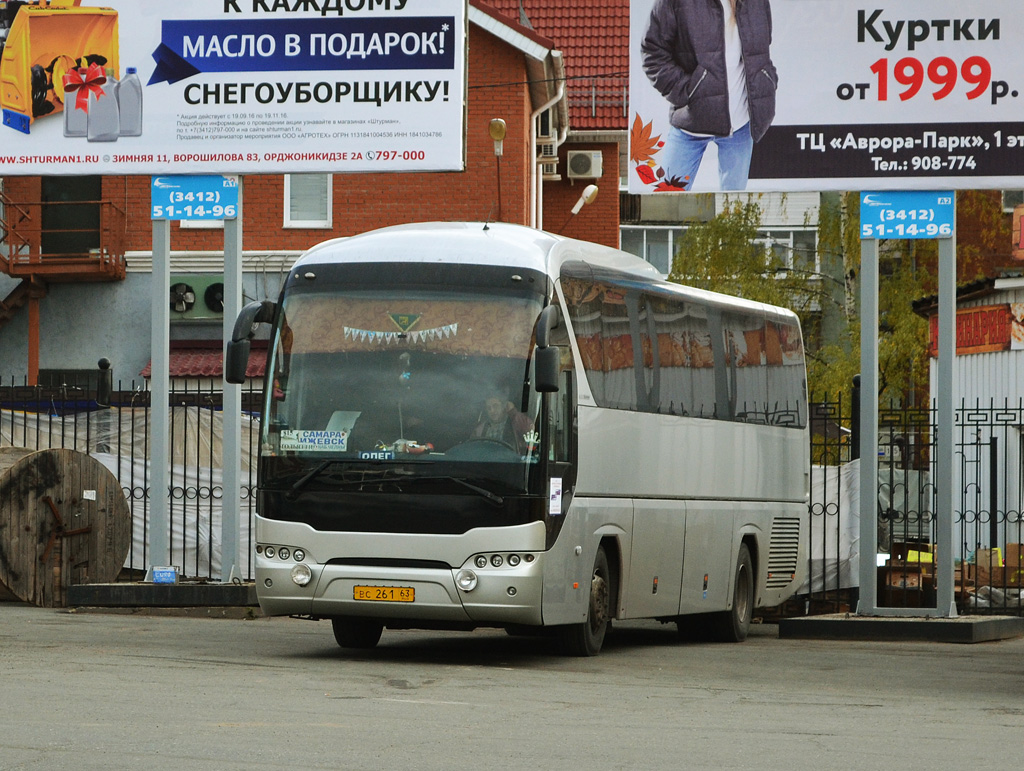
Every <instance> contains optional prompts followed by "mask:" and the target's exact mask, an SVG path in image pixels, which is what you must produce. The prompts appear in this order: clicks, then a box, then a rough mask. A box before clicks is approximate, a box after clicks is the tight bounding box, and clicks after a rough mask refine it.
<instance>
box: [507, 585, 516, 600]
mask: <svg viewBox="0 0 1024 771" xmlns="http://www.w3.org/2000/svg"><path fill="white" fill-rule="evenodd" d="M505 592H506V593H507V594H508V596H509V597H515V596H516V588H515V587H514V586H510V587H509V588H508V589H506V590H505Z"/></svg>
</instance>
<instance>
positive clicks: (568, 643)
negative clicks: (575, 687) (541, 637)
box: [557, 546, 612, 656]
mask: <svg viewBox="0 0 1024 771" xmlns="http://www.w3.org/2000/svg"><path fill="white" fill-rule="evenodd" d="M611 618H612V576H611V571H610V570H609V568H608V556H607V555H606V554H605V552H604V547H603V546H600V547H598V549H597V556H596V557H595V558H594V571H593V574H592V575H591V578H590V601H589V603H588V606H587V619H586V621H584V622H583V623H582V624H566V625H565V626H561V627H557V628H558V642H559V645H560V647H561V649H562V653H564V654H565V655H567V656H596V655H597V654H598V653H600V652H601V646H602V645H603V644H604V636H605V634H606V633H607V632H608V627H609V626H610V625H611Z"/></svg>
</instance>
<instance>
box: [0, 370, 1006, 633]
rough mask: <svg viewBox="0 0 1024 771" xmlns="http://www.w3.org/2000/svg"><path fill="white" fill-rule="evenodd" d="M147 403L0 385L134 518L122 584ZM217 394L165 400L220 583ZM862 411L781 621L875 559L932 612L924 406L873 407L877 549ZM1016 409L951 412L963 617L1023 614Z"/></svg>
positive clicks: (64, 389)
mask: <svg viewBox="0 0 1024 771" xmlns="http://www.w3.org/2000/svg"><path fill="white" fill-rule="evenodd" d="M260 398H261V394H260V392H259V391H258V390H256V389H255V388H247V389H246V390H245V391H244V392H243V399H242V403H243V412H244V414H243V428H242V430H243V437H242V469H241V471H242V481H243V483H242V489H241V491H240V509H241V512H242V516H241V517H240V519H241V528H242V533H241V538H240V541H241V546H242V550H243V553H244V554H245V555H247V556H246V557H245V559H244V560H243V563H242V564H241V565H239V572H240V573H241V574H242V575H243V576H244V577H245V578H252V575H253V565H252V556H251V555H252V553H253V549H252V546H253V544H252V541H251V539H252V534H253V527H252V526H253V522H254V517H255V489H256V456H257V441H258V431H259V424H258V417H257V411H258V405H259V403H260ZM150 399H151V394H150V392H149V391H148V390H146V383H144V382H135V381H133V382H131V383H129V384H127V385H125V384H123V383H118V384H117V387H116V388H114V389H112V390H110V393H109V396H108V394H107V392H106V390H105V389H103V388H102V387H100V388H99V389H97V384H96V382H95V380H94V381H93V382H92V383H83V384H82V385H77V384H69V383H64V384H62V385H60V386H58V387H35V386H26V385H16V384H14V383H13V382H10V383H8V384H0V444H9V445H15V446H21V447H27V448H29V449H50V448H71V449H76V450H79V451H81V452H85V453H88V454H90V455H93V456H94V457H96V458H97V459H99V460H100V461H101V462H103V463H104V464H105V465H106V466H107V468H109V469H110V471H111V473H113V474H114V475H115V476H116V477H117V479H118V480H119V482H120V484H121V488H122V490H123V491H124V494H125V497H126V499H127V500H128V502H129V506H130V509H131V516H132V532H133V538H132V546H131V551H130V553H129V557H128V560H127V563H126V571H125V573H124V576H125V577H126V578H132V577H138V575H139V574H140V573H141V572H142V571H144V570H145V568H146V567H148V564H147V563H148V560H147V558H148V554H147V551H146V550H147V548H148V546H147V544H148V524H147V523H148V514H149V500H150V489H149V487H150V485H149V480H150V473H149V466H148V457H149V437H150V430H151V417H150ZM222 407H223V400H222V393H221V392H220V389H219V383H217V382H213V381H209V380H208V381H205V382H200V381H190V382H176V383H173V384H172V391H171V394H170V409H171V419H170V423H169V425H168V427H167V430H168V431H169V432H170V445H171V448H172V449H171V452H172V458H171V478H170V488H169V490H168V493H167V494H168V497H169V501H170V516H171V535H170V547H171V564H174V565H176V566H178V567H180V569H181V571H182V573H183V575H184V576H186V577H190V578H194V579H214V578H216V577H219V576H220V559H221V556H220V514H221V502H222V500H223V495H224V490H223V487H222V482H221V472H222V461H221V437H222V435H223V423H222V416H223V413H222ZM855 407H856V402H855V401H852V402H851V401H846V402H844V401H843V400H841V399H824V400H818V401H816V402H814V408H813V410H812V413H811V426H812V432H811V468H810V479H811V500H810V505H809V507H808V515H807V516H808V536H809V538H808V570H807V580H806V582H805V583H804V585H803V586H802V587H800V589H799V591H798V593H797V596H796V597H795V598H794V600H792V601H791V602H789V603H787V605H786V606H784V607H783V608H781V609H777V612H778V613H780V614H783V615H802V614H806V613H821V612H833V611H838V610H844V609H850V610H852V609H855V607H856V602H857V598H858V591H859V590H858V586H857V585H858V583H859V562H858V560H859V559H860V558H861V557H862V556H863V557H864V558H867V559H873V560H876V561H877V563H878V594H879V596H878V598H877V599H878V602H877V604H878V606H879V607H889V606H895V607H914V606H921V607H928V606H931V607H934V601H935V583H934V582H935V569H934V565H935V560H936V559H937V558H941V556H942V555H935V554H934V552H933V544H934V543H935V524H936V518H937V517H938V518H941V516H942V513H941V512H936V511H935V488H936V485H935V482H934V480H933V478H932V472H931V456H932V447H933V441H934V439H933V437H934V435H935V431H934V425H935V414H934V411H933V410H932V409H930V408H907V407H889V408H887V409H881V410H880V411H879V428H880V430H879V440H878V453H879V485H878V490H877V491H876V495H877V502H878V506H877V510H878V518H877V519H878V527H877V542H876V543H875V544H872V545H870V546H869V547H868V548H866V549H862V548H861V544H860V523H859V511H858V508H859V507H858V505H857V503H856V501H857V487H858V484H859V474H858V471H857V468H858V467H857V465H856V461H857V458H856V449H857V447H858V439H857V415H856V409H855ZM1022 429H1024V403H1018V404H1016V405H1010V404H1008V403H1003V404H1002V405H996V404H994V403H991V404H989V405H987V406H985V405H980V404H975V405H973V406H968V405H966V404H962V405H961V406H960V407H959V408H958V409H957V410H956V443H957V446H956V458H957V469H956V474H957V478H956V480H955V485H956V488H955V489H956V490H957V495H956V496H955V501H954V505H955V511H954V512H953V515H954V516H955V521H956V533H957V542H956V554H955V555H954V558H955V560H956V563H955V564H956V578H957V586H956V596H957V602H958V607H959V609H960V611H961V612H963V613H1014V614H1024V600H1022V593H1024V559H1022V554H1021V552H1022V549H1024V547H1022V546H1021V544H1022V543H1024V524H1022V522H1024V520H1022V515H1021V499H1022V497H1024V470H1022V462H1024V432H1022Z"/></svg>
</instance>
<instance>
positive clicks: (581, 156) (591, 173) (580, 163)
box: [565, 150, 604, 179]
mask: <svg viewBox="0 0 1024 771" xmlns="http://www.w3.org/2000/svg"><path fill="white" fill-rule="evenodd" d="M603 166H604V163H603V157H602V155H601V151H600V150H570V151H569V153H568V157H567V159H566V164H565V167H566V169H567V171H568V175H569V179H597V178H598V177H600V176H601V172H602V167H603Z"/></svg>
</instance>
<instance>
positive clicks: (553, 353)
mask: <svg viewBox="0 0 1024 771" xmlns="http://www.w3.org/2000/svg"><path fill="white" fill-rule="evenodd" d="M561 358H562V353H561V351H560V350H559V349H558V347H557V346H554V345H549V346H548V347H547V348H538V349H537V350H536V351H535V352H534V357H533V367H534V373H533V374H534V383H535V384H536V388H537V393H542V394H543V393H555V392H556V391H558V369H559V363H560V362H561Z"/></svg>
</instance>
